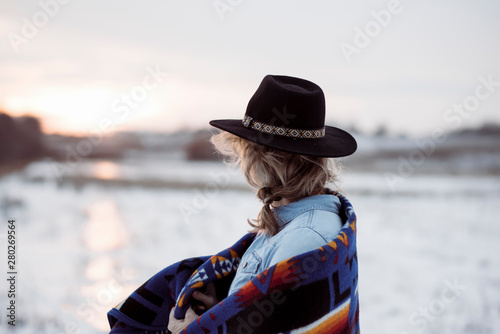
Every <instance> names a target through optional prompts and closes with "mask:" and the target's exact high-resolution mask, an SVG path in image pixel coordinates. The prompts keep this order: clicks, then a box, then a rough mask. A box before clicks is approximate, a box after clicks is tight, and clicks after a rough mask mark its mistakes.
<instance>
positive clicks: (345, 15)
mask: <svg viewBox="0 0 500 334" xmlns="http://www.w3.org/2000/svg"><path fill="white" fill-rule="evenodd" d="M499 33H500V2H498V1H495V0H477V1H468V0H432V1H430V0H389V1H379V0H376V1H375V0H370V1H360V0H357V1H355V0H354V1H353V0H350V1H332V0H318V1H297V0H290V1H284V0H280V1H269V0H268V1H264V0H255V1H245V0H203V1H201V0H193V1H186V0H183V1H181V0H178V1H172V0H162V1H157V0H145V1H131V0H119V1H118V0H113V1H112V0H105V1H103V0H100V1H97V0H85V1H83V0H38V1H28V0H2V2H0V36H1V37H0V110H5V111H7V112H9V113H11V114H13V115H24V114H31V115H35V116H37V117H39V118H40V119H41V121H42V125H43V129H44V131H46V132H48V133H64V134H74V133H78V134H85V133H89V132H92V131H102V132H110V131H118V130H141V131H143V130H148V131H166V132H170V131H176V130H179V129H185V128H192V129H197V128H202V127H206V126H207V125H208V121H210V120H212V119H219V118H235V119H241V118H242V116H243V115H244V113H245V109H246V105H247V103H248V100H249V99H250V97H251V96H252V95H253V93H254V92H255V90H256V89H257V87H258V85H259V83H260V81H261V80H262V78H263V77H264V76H265V75H266V74H281V75H290V76H297V77H301V78H304V79H308V80H311V81H313V82H315V83H317V84H319V85H320V86H321V87H322V89H323V90H324V92H325V95H326V99H327V119H326V124H328V125H333V126H339V127H343V128H352V127H355V128H357V129H359V130H362V131H364V132H373V131H376V129H378V128H379V127H380V126H384V127H386V128H387V129H388V130H389V131H390V133H393V134H403V133H404V134H409V135H418V136H420V135H430V134H432V133H433V131H436V129H441V128H442V129H445V130H456V129H458V128H466V127H476V126H479V125H481V124H483V123H485V122H497V123H498V122H500V57H499V56H500V38H499V36H500V34H499ZM460 105H465V110H464V107H460Z"/></svg>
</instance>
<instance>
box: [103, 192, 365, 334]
mask: <svg viewBox="0 0 500 334" xmlns="http://www.w3.org/2000/svg"><path fill="white" fill-rule="evenodd" d="M337 196H339V198H340V202H341V204H342V208H341V213H342V214H341V216H342V218H343V219H344V221H345V223H344V226H343V228H342V229H341V231H340V232H339V234H338V236H337V238H336V239H334V240H333V241H332V242H330V243H328V244H326V245H324V246H323V247H320V248H318V249H315V250H313V251H310V252H307V253H303V254H301V255H298V256H295V257H293V258H290V259H288V260H285V261H282V262H279V263H277V264H276V265H273V266H272V267H269V268H267V269H265V270H264V271H263V272H261V273H260V274H259V275H257V276H256V277H255V278H254V279H252V280H251V281H249V282H248V283H247V284H245V285H244V286H243V287H242V288H241V289H239V290H238V291H236V292H235V293H233V294H231V295H229V296H227V291H228V289H229V286H230V284H231V280H232V278H233V277H234V275H235V272H236V269H237V268H238V265H239V262H240V259H241V256H242V255H243V253H244V252H245V250H246V249H247V248H248V246H249V245H250V244H251V242H252V241H253V239H254V238H255V234H253V233H248V234H246V235H244V236H243V237H242V238H241V239H240V240H238V241H237V242H236V243H235V244H234V245H233V246H232V247H230V248H228V249H225V250H223V251H221V252H219V253H218V254H216V255H213V256H205V257H198V258H190V259H186V260H183V261H180V262H178V263H175V264H173V265H170V266H168V267H167V268H165V269H163V270H162V271H160V272H159V273H157V274H156V275H154V276H153V277H151V278H150V279H149V280H148V281H147V282H145V283H144V284H143V285H142V286H140V287H139V288H138V289H137V290H136V291H134V292H133V293H132V294H131V295H130V296H129V297H128V298H126V299H125V300H124V301H122V302H121V303H120V304H118V305H117V306H116V307H115V308H113V309H112V310H111V311H109V312H108V320H109V324H110V326H111V333H140V334H151V333H157V334H163V333H165V334H166V333H170V332H169V331H168V329H167V325H168V319H169V313H170V310H171V309H172V308H173V307H175V317H176V318H178V319H181V318H183V317H184V314H185V312H186V310H187V308H188V307H190V306H191V302H196V300H194V298H191V295H192V293H193V292H194V291H195V290H196V289H204V287H206V286H207V285H208V283H210V282H214V284H215V287H216V291H217V297H218V300H221V302H220V303H218V304H217V305H215V306H214V307H212V308H211V309H209V310H208V311H206V312H205V313H203V314H201V315H200V316H199V317H198V319H197V320H196V321H194V322H193V323H191V324H190V325H189V326H187V327H186V328H185V329H184V331H183V332H182V333H186V334H191V333H231V334H237V333H238V334H239V333H245V334H246V333H266V334H269V333H349V334H351V333H359V302H358V288H357V287H358V259H357V251H356V216H355V214H354V210H353V208H352V206H351V204H350V202H349V201H348V200H347V199H346V198H345V197H344V196H342V195H337Z"/></svg>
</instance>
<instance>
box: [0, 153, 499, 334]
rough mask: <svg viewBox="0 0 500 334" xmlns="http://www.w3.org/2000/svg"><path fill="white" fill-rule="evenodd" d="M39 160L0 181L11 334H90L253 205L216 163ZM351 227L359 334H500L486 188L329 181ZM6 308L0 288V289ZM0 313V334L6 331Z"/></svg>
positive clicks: (357, 177)
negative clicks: (13, 235)
mask: <svg viewBox="0 0 500 334" xmlns="http://www.w3.org/2000/svg"><path fill="white" fill-rule="evenodd" d="M56 175H57V174H56V173H55V172H54V164H53V163H52V162H50V161H42V162H37V163H33V164H31V165H29V166H28V167H27V168H26V169H25V170H24V171H20V172H17V173H13V174H10V175H7V176H4V177H3V178H1V179H0V213H1V217H2V220H3V221H4V222H5V224H3V225H2V226H4V227H2V229H1V230H0V242H1V244H2V246H1V249H2V253H1V254H0V259H1V260H0V267H1V268H2V271H3V272H4V275H6V272H7V269H6V268H7V263H6V260H7V259H6V257H7V254H6V232H7V229H6V221H7V219H9V218H10V219H16V222H17V224H18V254H17V255H18V263H17V267H18V268H17V269H18V273H19V276H18V286H17V291H18V295H17V300H16V302H17V317H18V318H17V326H16V327H15V332H16V333H35V332H36V333H50V334H55V333H85V334H87V333H90V334H92V333H104V332H106V330H107V329H108V327H107V319H106V313H107V311H108V310H109V309H110V308H111V307H113V306H114V305H115V304H117V303H118V302H119V301H121V299H122V298H124V297H126V296H127V295H129V294H130V293H131V292H132V291H133V290H134V289H135V288H136V287H138V286H139V285H140V284H142V283H143V282H144V281H145V280H146V279H148V278H149V277H150V276H151V275H153V274H154V273H156V272H157V271H158V270H160V269H162V268H163V267H165V266H166V265H168V264H170V263H172V262H175V261H178V260H180V259H183V258H186V257H192V256H198V255H208V254H212V253H214V252H217V251H219V250H221V249H223V248H226V247H228V246H230V245H231V244H232V243H233V242H234V241H236V240H237V239H238V238H239V237H240V236H241V235H242V234H244V233H245V232H246V231H247V229H248V228H249V226H248V225H247V223H246V219H247V218H254V217H255V216H256V214H257V212H258V210H259V209H260V203H259V202H258V201H257V199H256V198H255V195H254V193H252V191H250V190H249V189H248V188H247V187H246V186H245V182H244V180H243V178H242V177H241V175H240V174H239V171H238V170H236V171H235V170H231V169H229V168H228V167H226V166H224V165H221V164H218V163H186V162H182V161H168V160H164V159H160V158H159V159H157V160H147V161H144V160H143V161H141V160H137V159H134V160H132V159H131V160H126V161H121V162H111V161H92V162H84V163H82V164H80V165H79V166H77V167H75V168H73V169H71V170H67V171H66V172H65V174H64V176H63V178H57V177H56ZM339 186H340V187H341V189H342V190H343V191H344V192H345V193H346V195H347V197H348V198H349V199H350V200H351V202H352V203H353V205H354V208H355V211H356V213H357V216H358V254H359V261H360V264H359V270H360V287H359V291H360V306H361V310H360V312H361V313H360V319H361V329H362V332H363V333H375V334H379V333H394V334H408V333H441V334H446V333H450V334H451V333H453V334H459V333H475V334H478V333H500V258H499V256H498V254H499V253H500V252H499V251H500V224H499V223H498V219H497V217H498V216H499V215H500V179H499V178H498V176H493V175H474V176H457V175H454V176H446V175H439V174H434V175H433V174H428V175H419V173H415V174H414V175H412V176H410V177H408V178H406V179H404V180H403V181H401V182H400V183H398V185H397V187H395V188H391V187H390V186H389V184H388V183H387V181H386V179H385V177H384V174H383V173H359V172H353V171H349V170H345V171H343V173H342V174H341V182H340V183H339ZM0 288H1V290H0V291H1V294H0V305H1V307H2V309H3V310H5V308H6V307H7V303H8V298H7V294H6V293H5V291H7V282H6V280H5V279H2V280H1V283H0ZM4 313H5V311H3V312H2V316H1V318H0V332H2V333H4V332H7V330H8V329H10V328H9V326H7V324H6V322H7V317H6V315H4Z"/></svg>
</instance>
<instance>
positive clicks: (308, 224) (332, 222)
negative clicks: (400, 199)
mask: <svg viewBox="0 0 500 334" xmlns="http://www.w3.org/2000/svg"><path fill="white" fill-rule="evenodd" d="M324 121H325V97H324V94H323V91H322V90H321V88H320V87H319V86H318V85H316V84H314V83H312V82H310V81H307V80H304V79H299V78H294V77H288V76H273V75H268V76H266V77H265V78H264V79H263V81H262V83H261V85H260V86H259V88H258V89H257V91H256V93H255V94H254V95H253V97H252V98H251V99H250V102H249V103H248V107H247V110H246V114H245V116H244V118H243V120H215V121H211V122H210V124H211V125H212V126H214V127H216V128H219V129H220V130H223V131H221V133H219V134H217V135H215V136H213V137H212V139H211V141H212V143H213V144H214V146H215V147H216V148H217V149H218V151H219V152H221V153H222V154H223V155H225V156H226V157H228V158H229V161H230V162H232V163H239V164H240V166H241V169H242V171H243V173H244V175H245V177H246V179H247V181H248V183H249V184H250V185H251V186H253V187H254V188H255V189H258V191H257V197H258V198H259V199H260V200H261V201H262V203H263V207H262V209H261V210H260V212H259V214H258V216H257V218H256V219H254V220H253V221H250V220H249V221H248V223H249V224H250V225H251V226H252V227H253V228H254V230H253V231H254V232H256V233H257V236H256V237H255V239H254V241H253V242H252V244H251V245H250V246H249V248H248V249H247V250H246V251H245V253H244V255H243V257H242V258H241V264H240V265H239V267H238V269H237V272H236V274H235V276H234V278H233V281H232V283H231V285H230V288H229V291H228V295H231V294H233V293H235V292H236V291H238V290H239V289H240V288H241V287H242V286H244V285H245V284H246V283H247V282H249V281H250V280H252V279H253V278H254V277H255V276H257V275H258V274H259V273H261V272H262V271H264V270H265V269H266V268H269V267H271V266H272V265H274V264H276V263H278V262H280V261H283V260H286V259H288V258H291V257H293V256H296V255H299V254H302V253H305V252H308V251H311V250H314V249H316V248H319V247H321V246H323V245H325V244H327V243H329V242H331V241H332V240H333V239H335V238H336V236H337V235H338V233H339V231H340V229H341V228H342V225H343V220H342V219H341V217H340V214H341V213H340V212H339V208H340V205H341V204H340V201H339V198H338V197H337V196H335V194H336V193H335V192H334V191H332V190H330V189H329V188H327V185H328V184H329V183H332V182H334V181H335V180H336V173H335V168H334V165H333V162H332V160H331V159H329V158H331V157H342V156H347V155H350V154H352V153H354V152H355V150H356V147H357V145H356V141H355V140H354V138H353V137H352V136H351V135H350V134H348V133H347V132H345V131H343V130H340V129H338V128H335V127H331V126H325V125H324ZM193 298H194V299H196V300H198V301H199V303H197V305H196V306H193V309H189V310H188V311H187V313H186V316H185V318H184V319H176V318H175V317H174V309H172V312H171V314H170V319H169V325H168V328H169V330H170V331H171V332H172V333H179V332H180V331H181V330H182V329H183V328H185V327H186V326H187V325H189V324H190V323H191V322H192V321H194V320H195V319H196V318H197V317H198V316H197V314H196V312H198V313H200V312H204V311H206V310H208V309H210V308H212V307H213V306H214V305H215V304H217V303H218V300H217V297H216V291H215V289H214V285H213V284H210V285H208V288H207V290H206V291H205V292H204V293H203V292H201V291H196V292H194V293H193ZM195 311H196V312H195Z"/></svg>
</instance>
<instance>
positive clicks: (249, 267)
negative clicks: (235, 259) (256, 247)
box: [240, 251, 262, 275]
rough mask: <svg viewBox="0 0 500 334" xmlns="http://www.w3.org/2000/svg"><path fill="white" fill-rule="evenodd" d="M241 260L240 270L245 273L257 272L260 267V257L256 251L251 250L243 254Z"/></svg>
mask: <svg viewBox="0 0 500 334" xmlns="http://www.w3.org/2000/svg"><path fill="white" fill-rule="evenodd" d="M242 260H243V261H242V262H241V264H240V268H241V272H242V273H245V274H253V275H255V274H257V273H258V272H259V269H260V267H261V263H262V258H261V257H260V256H259V254H257V252H256V251H253V252H251V253H250V254H248V256H243V259H242Z"/></svg>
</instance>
